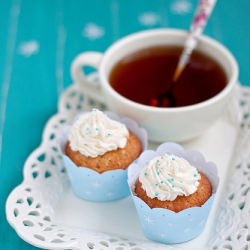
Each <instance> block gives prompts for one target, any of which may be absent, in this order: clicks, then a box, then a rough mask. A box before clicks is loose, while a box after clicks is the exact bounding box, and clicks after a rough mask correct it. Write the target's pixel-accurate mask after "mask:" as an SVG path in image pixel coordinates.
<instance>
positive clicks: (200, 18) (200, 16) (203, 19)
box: [173, 0, 217, 81]
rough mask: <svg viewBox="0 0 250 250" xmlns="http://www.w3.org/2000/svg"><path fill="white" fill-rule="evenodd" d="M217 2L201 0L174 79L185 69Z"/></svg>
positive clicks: (214, 0)
mask: <svg viewBox="0 0 250 250" xmlns="http://www.w3.org/2000/svg"><path fill="white" fill-rule="evenodd" d="M216 2H217V0H200V2H199V4H198V8H197V10H196V13H195V15H194V19H193V22H192V25H191V29H190V32H189V35H188V38H187V40H186V42H185V45H184V49H183V52H182V54H181V57H180V59H179V62H178V65H177V68H176V70H175V74H174V77H173V80H174V81H176V80H177V79H178V77H179V76H180V74H181V73H182V71H183V69H184V68H185V66H186V65H187V63H188V61H189V58H190V55H191V54H192V52H193V50H194V48H195V47H196V45H197V42H198V38H199V36H200V35H201V33H202V32H203V30H204V28H205V26H206V24H207V21H208V18H209V16H210V14H211V13H212V11H213V8H214V6H215V4H216Z"/></svg>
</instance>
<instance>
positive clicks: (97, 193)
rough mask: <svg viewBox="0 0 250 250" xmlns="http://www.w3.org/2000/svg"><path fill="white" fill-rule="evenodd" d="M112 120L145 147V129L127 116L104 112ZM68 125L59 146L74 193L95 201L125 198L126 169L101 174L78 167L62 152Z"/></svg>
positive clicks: (126, 186)
mask: <svg viewBox="0 0 250 250" xmlns="http://www.w3.org/2000/svg"><path fill="white" fill-rule="evenodd" d="M105 114H107V116H108V117H109V118H111V119H113V120H116V121H119V122H121V123H123V124H125V125H126V127H127V128H128V129H129V130H130V131H132V132H133V133H134V134H135V135H136V136H137V137H138V138H139V140H140V141H141V143H142V149H143V150H145V149H146V148H147V133H146V130H145V129H143V128H141V127H139V126H138V124H137V123H136V122H135V121H133V120H131V119H129V118H127V117H123V118H120V117H119V116H117V115H116V114H115V113H112V112H105ZM69 130H70V126H67V127H65V128H64V130H63V132H62V136H61V138H60V142H59V143H60V147H61V150H62V153H63V160H64V164H65V168H66V170H67V173H68V176H69V180H70V183H71V186H72V189H73V191H74V193H75V194H76V195H77V196H78V197H79V198H81V199H84V200H88V201H95V202H108V201H114V200H119V199H122V198H125V197H126V196H128V195H129V194H130V191H129V188H128V184H127V172H128V171H127V169H125V170H123V169H117V170H109V171H106V172H104V173H102V174H100V173H98V172H96V171H95V170H92V169H90V168H87V167H85V166H81V167H78V166H77V165H76V164H75V163H74V162H73V161H72V160H71V159H70V158H69V157H68V156H66V155H65V154H64V152H65V145H66V143H67V141H68V133H69Z"/></svg>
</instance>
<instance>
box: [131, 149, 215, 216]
mask: <svg viewBox="0 0 250 250" xmlns="http://www.w3.org/2000/svg"><path fill="white" fill-rule="evenodd" d="M135 194H136V195H137V196H138V197H139V198H141V199H142V200H143V201H144V202H146V203H147V204H148V206H149V207H151V208H166V209H169V210H172V211H174V212H180V211H181V210H184V209H187V208H190V207H201V206H202V205H203V204H204V203H205V202H206V201H207V200H208V199H209V197H210V196H211V195H212V186H211V183H210V182H209V180H208V178H207V177H206V176H205V175H204V174H203V173H202V172H199V171H198V170H197V169H196V168H195V167H193V166H192V165H191V164H190V163H189V162H188V161H187V160H185V159H184V158H181V157H178V156H174V155H173V154H172V155H169V154H164V155H162V156H156V157H154V158H153V159H152V160H151V161H150V162H149V163H148V164H147V165H146V166H145V168H144V169H143V170H142V171H141V173H140V175H139V178H138V180H137V181H136V184H135Z"/></svg>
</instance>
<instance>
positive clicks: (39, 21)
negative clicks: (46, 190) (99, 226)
mask: <svg viewBox="0 0 250 250" xmlns="http://www.w3.org/2000/svg"><path fill="white" fill-rule="evenodd" d="M196 3H197V0H169V1H165V0H157V1H151V0H137V1H133V0H107V1H103V0H91V1H90V0H88V1H87V0H84V1H82V0H73V1H66V0H54V1H50V0H36V1H33V0H0V111H1V113H0V145H1V146H0V151H1V153H0V171H1V177H0V198H1V199H0V249H5V250H6V249H7V250H10V249H11V250H12V249H18V250H22V249H25V250H28V249H35V247H32V246H30V245H28V244H27V243H25V242H24V241H23V240H21V239H20V238H19V237H18V236H17V235H16V233H15V232H14V230H13V229H12V228H11V227H10V226H9V225H8V223H7V221H6V218H5V212H4V206H5V201H6V198H7V196H8V194H9V193H10V191H11V190H12V189H13V188H14V187H15V186H16V185H18V184H19V183H20V182H21V181H22V178H23V177H22V168H23V164H24V161H25V159H26V158H27V157H28V155H29V154H30V153H31V152H32V150H34V149H35V148H36V147H37V146H38V145H39V143H40V141H41V134H42V131H43V127H44V125H45V123H46V121H47V120H48V119H49V117H50V116H51V115H52V114H54V113H55V112H56V108H57V101H58V97H59V95H60V94H61V92H62V91H63V90H64V89H65V87H67V86H69V85H70V84H71V78H70V73H69V72H70V64H71V62H72V60H73V58H74V57H75V56H76V55H77V54H78V53H80V52H82V51H85V50H97V51H104V50H105V49H106V48H107V47H108V46H109V45H110V44H111V43H112V42H114V41H115V40H117V39H118V38H120V37H122V36H124V35H127V34H129V33H131V32H135V31H138V30H143V29H149V28H157V27H174V28H184V29H188V26H189V23H190V21H191V19H192V11H193V10H194V8H195V4H196ZM249 11H250V1H248V0H239V1H234V0H228V1H226V3H225V1H218V4H217V6H216V8H215V11H214V13H213V15H212V17H211V21H210V22H209V24H208V27H207V29H206V32H205V33H206V34H208V35H210V36H212V37H214V38H216V39H218V40H219V41H221V42H223V43H224V44H225V45H226V46H227V47H228V48H229V49H230V50H231V51H232V52H233V54H234V55H235V56H236V58H237V60H238V62H239V66H240V72H241V73H240V81H241V82H242V83H243V84H246V85H247V84H248V85H250V80H249V79H248V78H249V69H248V68H249V66H248V62H249V51H250V34H249V26H250V19H249Z"/></svg>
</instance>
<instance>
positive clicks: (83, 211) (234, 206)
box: [6, 74, 250, 250]
mask: <svg viewBox="0 0 250 250" xmlns="http://www.w3.org/2000/svg"><path fill="white" fill-rule="evenodd" d="M90 77H91V78H92V80H93V79H94V80H98V79H97V76H96V74H92V75H91V76H90ZM237 102H240V111H241V112H239V109H238V108H237V107H238V105H237ZM92 107H98V108H100V109H105V107H104V106H103V105H101V104H99V103H96V102H95V101H94V100H91V99H89V98H88V96H86V95H85V94H84V93H83V92H82V90H81V88H80V86H78V85H77V84H73V85H72V86H70V87H69V88H68V89H67V90H66V91H65V92H64V93H63V95H62V97H61V99H60V102H59V107H58V113H57V114H56V115H54V116H53V117H52V118H51V119H50V120H49V121H48V123H47V125H46V127H45V130H44V133H43V140H42V143H41V145H40V146H39V148H37V149H36V150H35V151H34V152H33V153H32V154H31V155H30V156H29V158H28V159H27V161H26V163H25V166H24V172H23V174H24V180H23V182H22V183H21V184H20V185H19V186H18V187H16V188H15V189H14V190H13V191H12V192H11V194H10V195H9V197H8V200H7V203H6V215H7V220H8V221H9V223H10V224H11V226H12V227H13V228H14V229H15V230H16V232H17V234H18V235H19V236H20V237H21V238H22V239H24V240H25V241H27V242H29V243H30V244H32V245H35V246H38V247H41V248H45V249H77V250H80V249H83V250H85V249H95V250H105V249H114V250H150V249H192V250H194V249H237V250H238V249H248V248H250V154H249V152H250V118H249V115H250V89H249V88H243V87H240V88H239V94H238V95H237V97H235V100H234V103H233V104H232V105H230V110H229V111H228V112H227V114H225V117H223V118H222V119H221V120H220V121H219V122H217V124H216V125H214V126H213V127H212V128H211V129H210V130H208V131H207V132H206V133H205V134H204V135H202V136H200V137H199V138H196V139H194V140H192V141H189V142H188V143H185V144H184V147H186V148H193V149H198V150H200V151H201V152H202V153H203V154H204V155H205V156H206V158H207V159H208V160H212V161H214V162H215V163H216V164H217V165H218V166H219V176H220V178H221V183H220V188H219V191H218V194H217V197H216V201H215V205H214V207H213V209H212V211H211V214H210V217H209V222H208V223H207V225H206V228H205V230H204V232H203V233H202V234H201V235H200V236H199V237H198V238H196V239H194V240H192V241H190V242H187V243H184V244H179V245H162V244H158V243H155V242H151V241H149V240H147V239H146V238H145V237H144V236H143V233H142V229H141V227H140V224H139V220H138V218H137V216H136V211H135V208H134V206H133V203H132V200H131V198H126V199H123V200H121V201H117V202H111V203H101V204H100V203H91V202H86V201H82V200H80V199H78V198H76V197H75V196H74V195H73V193H72V191H71V188H70V185H69V182H68V178H67V174H66V173H65V169H64V167H63V162H62V159H61V158H62V157H61V153H60V151H59V149H58V146H57V144H56V139H57V137H58V136H59V133H60V129H61V128H62V127H63V126H64V125H65V124H67V123H68V122H69V121H70V120H71V119H73V117H74V116H75V115H76V114H77V113H79V112H81V111H83V110H89V109H91V108H92ZM239 113H242V114H243V118H242V120H241V125H239V122H238V119H237V117H238V114H239ZM155 146H156V145H153V144H151V147H155ZM93 188H98V185H97V184H93ZM151 223H153V222H151Z"/></svg>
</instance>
